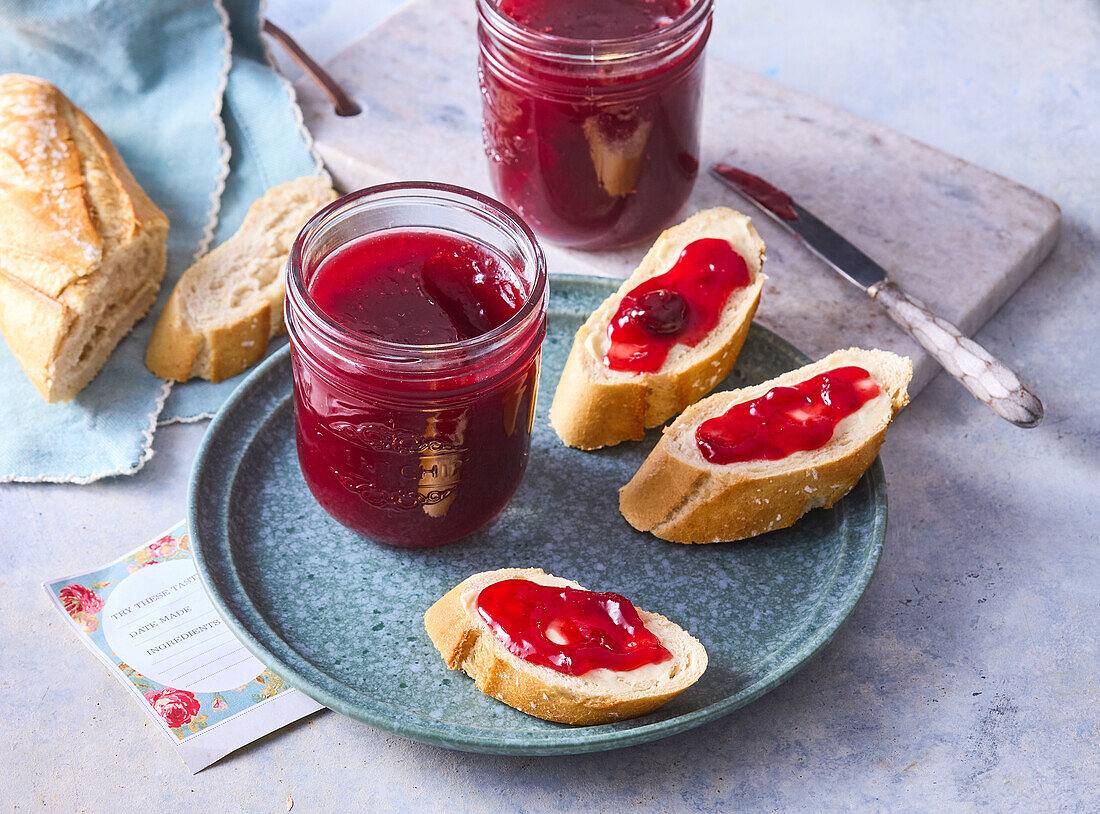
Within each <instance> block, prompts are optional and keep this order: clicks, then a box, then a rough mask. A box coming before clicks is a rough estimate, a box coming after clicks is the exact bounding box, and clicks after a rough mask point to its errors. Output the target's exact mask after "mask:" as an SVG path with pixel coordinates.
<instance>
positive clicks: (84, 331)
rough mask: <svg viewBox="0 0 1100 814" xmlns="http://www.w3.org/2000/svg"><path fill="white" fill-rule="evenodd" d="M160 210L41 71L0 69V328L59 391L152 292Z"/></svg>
mask: <svg viewBox="0 0 1100 814" xmlns="http://www.w3.org/2000/svg"><path fill="white" fill-rule="evenodd" d="M167 238H168V218H166V217H165V216H164V213H163V212H161V211H160V210H159V209H158V208H157V207H156V205H155V204H154V203H153V202H152V201H151V200H150V199H149V197H148V196H147V195H146V194H145V192H144V191H143V190H142V189H141V187H140V186H138V183H137V181H135V180H134V177H133V176H132V175H131V174H130V171H129V170H128V169H127V168H126V164H125V163H124V162H123V160H122V157H121V156H120V155H119V154H118V151H117V150H115V148H114V146H113V145H112V144H111V142H110V140H109V139H108V138H107V137H106V136H105V135H104V134H103V132H102V131H101V130H100V129H99V128H98V127H96V125H95V123H94V122H93V121H92V120H91V119H89V118H88V117H87V116H86V115H85V114H84V112H83V111H81V110H80V108H78V107H76V105H74V104H73V103H72V102H70V101H69V100H68V99H67V98H66V97H65V96H64V95H63V94H62V93H61V91H59V90H58V89H57V88H55V87H54V86H53V85H51V84H50V83H49V82H47V81H45V80H44V79H38V78H36V77H33V76H23V75H20V74H6V75H4V76H0V333H2V334H3V336H4V339H5V340H7V343H8V346H9V347H10V348H11V351H12V353H13V354H14V355H15V358H16V359H17V360H18V361H19V364H20V365H21V366H22V367H23V370H24V371H25V372H26V374H27V377H28V378H29V379H30V380H31V382H32V383H33V384H34V386H35V388H36V389H37V390H38V392H39V393H40V394H41V395H42V397H43V398H44V399H45V400H46V401H48V402H55V401H68V400H69V399H72V398H73V397H75V396H76V395H77V393H79V392H80V391H81V390H82V389H83V388H84V386H85V385H86V384H88V382H90V381H91V380H92V379H93V378H94V377H95V375H96V373H98V372H99V369H100V368H101V367H103V364H104V363H105V362H106V361H107V358H108V357H109V356H110V355H111V351H112V350H114V348H115V345H117V344H118V342H119V340H121V339H122V337H123V336H125V335H126V333H127V332H128V331H129V330H130V328H132V327H133V326H134V323H135V322H137V321H138V320H139V319H140V318H141V317H142V316H144V315H145V313H146V312H147V311H148V310H149V308H150V307H151V306H152V305H153V300H154V299H155V298H156V294H157V289H159V288H160V283H161V280H162V279H163V278H164V268H165V258H166V244H167Z"/></svg>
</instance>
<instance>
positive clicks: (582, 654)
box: [477, 579, 672, 676]
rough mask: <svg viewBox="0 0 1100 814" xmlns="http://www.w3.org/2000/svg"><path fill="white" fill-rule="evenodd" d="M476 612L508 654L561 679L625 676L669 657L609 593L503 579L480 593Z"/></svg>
mask: <svg viewBox="0 0 1100 814" xmlns="http://www.w3.org/2000/svg"><path fill="white" fill-rule="evenodd" d="M477 611H478V614H479V615H480V616H481V618H482V619H484V620H485V623H486V624H487V625H488V626H489V629H490V630H491V631H492V632H493V635H494V636H495V637H496V639H497V640H498V641H499V642H500V643H501V644H503V645H504V646H505V647H506V648H507V649H508V651H509V652H511V653H512V654H514V655H516V656H518V657H519V658H521V659H523V660H524V661H527V662H530V663H531V664H537V665H539V666H542V667H549V668H550V669H552V670H557V671H558V672H559V673H564V674H565V675H570V676H579V675H584V674H585V673H587V672H589V671H591V670H595V669H597V668H604V669H606V670H614V671H616V672H626V671H629V670H636V669H638V668H639V667H644V666H646V665H647V664H659V663H661V662H664V661H668V660H669V659H671V658H672V654H671V653H670V652H669V651H668V650H667V649H666V648H665V647H664V645H662V644H661V640H660V639H659V638H657V636H656V635H655V634H653V633H652V632H651V631H650V630H648V629H647V628H646V626H645V624H643V623H642V620H641V617H639V616H638V611H637V609H636V608H635V607H634V606H633V605H632V604H630V602H629V601H628V600H626V599H625V598H623V597H621V596H619V595H618V594H614V593H596V592H594V591H584V590H580V589H577V588H570V587H568V586H557V585H543V584H541V583H538V582H532V581H530V580H526V579H505V580H501V581H500V582H494V583H493V584H492V585H488V586H486V587H485V588H483V589H482V590H481V592H480V593H479V594H478V596H477Z"/></svg>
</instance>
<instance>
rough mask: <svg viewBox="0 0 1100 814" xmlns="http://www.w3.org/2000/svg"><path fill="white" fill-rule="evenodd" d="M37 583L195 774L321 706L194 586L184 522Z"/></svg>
mask: <svg viewBox="0 0 1100 814" xmlns="http://www.w3.org/2000/svg"><path fill="white" fill-rule="evenodd" d="M44 587H45V589H46V593H48V594H49V596H50V599H51V600H52V601H53V603H54V604H55V605H56V606H57V607H58V608H59V609H60V610H61V611H62V612H63V613H64V614H65V617H66V618H67V619H68V620H69V622H70V623H71V624H72V626H73V628H74V629H75V630H76V631H77V633H78V635H79V636H80V638H81V640H82V641H83V642H84V643H85V644H86V645H87V646H88V647H89V648H90V649H91V650H92V652H93V653H95V654H96V655H97V656H98V657H99V659H100V660H101V661H103V662H104V663H105V664H106V665H107V666H108V668H109V669H110V670H111V672H112V674H114V676H115V677H116V678H117V679H118V680H119V681H121V682H122V684H123V685H124V686H125V687H126V688H127V689H128V690H129V691H130V692H131V693H132V694H133V695H134V696H135V697H136V698H137V699H138V700H139V702H140V703H141V705H142V706H143V707H144V708H145V711H146V712H147V713H148V714H149V715H150V716H152V718H153V719H154V720H155V721H156V722H157V725H158V726H159V727H160V728H161V730H163V731H164V732H165V734H167V735H168V736H169V737H170V738H171V739H172V742H173V744H174V745H175V747H176V749H177V750H178V752H179V755H180V757H181V758H182V759H183V762H184V763H186V764H187V767H188V768H189V769H191V771H193V772H198V771H200V770H202V769H204V768H206V767H207V766H209V765H210V764H211V763H214V762H215V761H217V760H219V759H221V758H222V757H224V756H225V755H227V754H229V753H230V752H232V751H233V750H234V749H238V748H240V747H241V746H244V745H245V744H247V743H251V742H252V741H254V740H256V739H257V738H261V737H263V736H264V735H266V734H267V733H269V732H273V731H275V730H276V729H279V728H281V727H283V726H286V725H287V724H289V723H291V722H292V721H296V720H298V719H299V718H302V717H304V716H306V715H309V714H310V713H312V712H315V711H317V710H319V709H322V707H321V705H320V704H318V703H317V702H316V701H314V700H313V699H312V698H310V697H309V696H307V695H305V694H304V693H302V692H299V691H298V690H295V689H294V688H293V687H290V686H289V685H287V683H286V682H285V681H284V680H283V679H282V678H280V677H279V676H278V675H276V674H275V673H273V672H272V671H271V670H268V669H267V668H265V667H264V665H263V664H262V663H261V662H260V661H259V660H258V659H257V658H256V657H255V656H253V655H252V654H251V653H250V652H249V651H248V650H246V649H245V647H244V646H243V645H242V644H241V642H240V641H239V640H238V639H237V637H236V636H235V635H234V633H233V631H231V630H230V629H229V627H228V626H227V625H226V624H225V622H224V621H223V619H222V618H221V616H220V615H219V613H218V611H217V610H216V609H215V608H214V605H213V604H212V603H211V602H210V600H209V599H208V598H207V596H206V593H205V592H204V591H203V589H202V586H201V585H200V584H199V575H198V573H197V572H196V571H195V561H194V560H193V559H192V558H191V549H190V546H189V544H188V538H187V529H186V524H184V523H180V524H179V525H177V526H176V527H175V528H173V529H171V530H170V531H168V532H167V533H166V534H163V535H161V536H160V537H158V538H157V539H155V540H153V541H152V542H149V543H147V544H146V545H143V546H141V547H140V548H137V549H135V550H134V551H131V552H130V553H129V554H127V555H126V556H124V557H122V558H121V559H118V560H115V561H114V562H113V563H111V564H110V565H107V566H104V567H103V568H100V569H99V570H97V571H93V572H91V573H88V574H80V575H78V576H74V577H67V578H65V579H58V580H53V581H51V582H47V583H45V584H44Z"/></svg>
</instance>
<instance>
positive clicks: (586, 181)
mask: <svg viewBox="0 0 1100 814" xmlns="http://www.w3.org/2000/svg"><path fill="white" fill-rule="evenodd" d="M477 6H478V15H479V24H478V41H479V45H480V61H479V68H478V74H479V79H480V85H481V93H482V101H483V119H484V126H483V136H484V142H485V150H486V155H487V156H488V158H489V171H490V177H491V178H492V181H493V185H494V188H495V189H496V192H497V194H498V195H499V196H500V197H501V199H502V200H503V201H504V202H505V203H507V204H508V205H509V206H511V207H512V208H513V209H515V210H516V211H517V212H519V214H520V215H521V216H522V217H523V218H524V219H525V220H526V221H527V222H528V223H529V224H530V225H531V227H532V228H533V229H534V230H535V231H536V232H538V233H539V235H541V236H542V237H545V238H546V239H548V240H551V241H553V242H555V243H560V244H562V245H566V246H572V247H577V248H586V249H608V248H616V247H620V246H627V245H631V244H634V243H637V242H639V241H641V240H644V239H645V238H647V237H649V236H651V235H652V234H653V233H654V232H656V231H657V230H658V229H660V228H661V227H662V226H665V225H667V224H668V223H669V221H671V220H672V218H673V217H674V216H675V215H676V213H677V211H678V210H679V209H680V207H681V206H682V205H683V204H684V202H685V201H686V200H687V198H688V195H689V194H690V192H691V188H692V185H693V184H694V181H695V178H696V175H697V173H698V168H699V126H700V118H701V106H702V89H703V68H704V63H703V59H702V57H703V51H704V48H705V46H706V42H707V38H708V37H709V34H710V26H711V22H710V21H711V13H712V0H621V2H616V3H602V4H601V3H591V2H588V0H477Z"/></svg>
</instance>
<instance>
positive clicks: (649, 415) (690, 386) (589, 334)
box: [550, 207, 765, 449]
mask: <svg viewBox="0 0 1100 814" xmlns="http://www.w3.org/2000/svg"><path fill="white" fill-rule="evenodd" d="M703 238H720V239H723V240H726V241H728V242H729V244H730V245H731V246H732V247H733V249H734V251H736V252H737V253H738V254H739V255H741V257H742V258H744V260H745V263H746V265H747V266H748V270H749V276H750V280H751V281H750V283H749V285H748V286H746V287H744V288H740V289H736V290H734V291H733V292H732V293H731V294H730V296H729V299H728V300H727V301H726V304H725V306H724V307H723V309H722V311H721V314H720V316H719V321H718V325H717V327H716V328H715V329H714V330H712V331H711V332H710V333H709V334H708V335H707V336H706V337H705V338H704V339H703V340H702V341H701V342H699V343H698V344H697V345H695V346H694V347H690V346H688V345H685V344H677V345H674V346H673V347H672V349H671V351H670V352H669V355H668V358H667V359H666V360H665V362H664V364H663V365H662V366H661V368H660V369H659V370H658V371H657V372H655V373H632V372H627V371H621V370H612V369H610V368H609V367H608V366H607V365H606V364H605V363H604V355H605V354H606V352H607V342H608V340H607V331H608V325H609V324H610V322H611V320H612V318H613V317H614V316H615V313H616V311H617V310H618V308H619V304H620V303H621V301H622V299H623V297H624V296H626V295H627V294H629V293H630V292H631V291H632V290H633V289H634V288H636V287H637V286H638V285H639V284H641V283H642V282H643V281H645V280H648V279H649V278H651V277H656V276H658V275H661V274H664V273H666V272H667V271H668V270H669V269H670V268H672V266H673V265H674V264H675V263H676V261H677V259H678V258H679V256H680V253H681V252H682V251H683V250H684V249H685V248H686V247H687V246H688V245H689V244H691V243H692V242H694V241H696V240H700V239H703ZM763 263H764V241H763V240H761V239H760V235H758V234H757V233H756V229H755V228H753V225H752V222H751V221H750V220H749V218H747V217H746V216H745V215H742V214H741V213H740V212H736V211H734V210H733V209H727V208H724V207H719V208H715V209H706V210H703V211H702V212H698V213H696V214H694V215H692V216H691V217H690V218H688V219H687V220H686V221H684V222H683V223H681V224H679V225H677V226H673V227H672V228H670V229H668V230H666V231H665V232H663V233H662V234H661V236H660V237H659V238H658V239H657V242H656V243H654V244H653V248H651V249H650V250H649V252H648V253H647V254H646V256H645V257H644V258H643V259H642V262H641V264H640V265H639V266H638V268H637V269H636V270H635V271H634V273H633V274H631V275H630V277H629V278H628V279H627V280H626V281H625V282H624V283H623V284H622V286H621V287H620V288H619V290H618V291H616V292H615V293H614V294H612V295H611V296H610V297H608V298H607V299H606V300H604V302H603V303H602V304H601V305H600V307H599V308H597V309H596V310H595V311H593V312H592V315H591V316H589V318H588V320H587V321H586V322H585V323H584V325H582V326H581V328H580V330H578V331H577V335H576V337H575V338H574V340H573V348H572V350H571V351H570V352H569V358H568V359H567V360H566V362H565V368H564V370H563V371H562V375H561V379H560V381H559V382H558V388H557V390H556V391H555V393H554V401H553V403H552V404H551V406H550V424H551V425H552V426H553V427H554V429H555V430H556V431H557V433H558V436H559V437H560V438H561V440H562V441H563V442H564V443H565V444H566V445H567V446H570V447H577V448H579V449H597V448H599V447H606V446H611V445H613V444H618V443H620V442H621V441H626V440H639V439H641V438H642V437H643V436H644V435H645V431H646V429H647V428H649V427H656V426H659V425H660V424H663V423H664V422H665V421H667V420H668V419H670V418H672V417H673V416H674V415H676V414H677V413H679V412H680V411H681V410H683V409H684V408H685V407H687V406H688V405H689V404H693V403H695V402H696V401H698V400H699V399H700V398H702V397H703V396H704V395H706V394H707V393H709V392H710V391H711V390H712V389H714V386H715V385H716V384H718V382H720V381H722V379H724V378H725V377H726V376H727V375H729V372H730V370H732V369H733V365H734V362H736V361H737V354H738V353H740V352H741V346H742V345H743V344H744V342H745V336H746V335H747V334H748V330H749V323H750V322H752V318H753V315H754V314H755V313H756V307H757V305H758V304H759V303H760V292H761V289H762V288H763V285H764V279H765V278H764V275H763V274H762V273H761V268H762V266H763Z"/></svg>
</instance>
